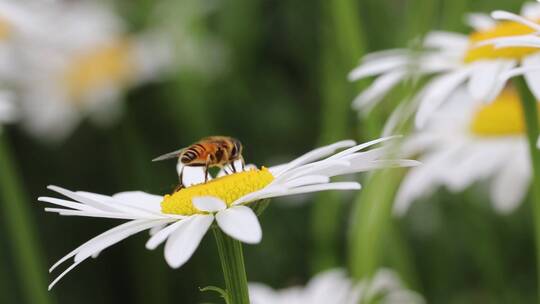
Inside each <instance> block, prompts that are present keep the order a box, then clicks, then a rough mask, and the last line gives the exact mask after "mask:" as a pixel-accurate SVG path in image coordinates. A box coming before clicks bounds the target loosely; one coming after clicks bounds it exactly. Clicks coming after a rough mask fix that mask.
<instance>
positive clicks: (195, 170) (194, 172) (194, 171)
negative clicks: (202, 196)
mask: <svg viewBox="0 0 540 304" xmlns="http://www.w3.org/2000/svg"><path fill="white" fill-rule="evenodd" d="M182 168H184V172H183V174H182V183H183V184H184V186H186V187H189V186H192V185H196V184H201V183H204V168H203V167H190V166H184V165H183V164H182V163H180V162H178V164H177V166H176V170H177V172H178V176H180V172H181V171H182ZM207 180H211V177H210V174H209V175H208V179H207Z"/></svg>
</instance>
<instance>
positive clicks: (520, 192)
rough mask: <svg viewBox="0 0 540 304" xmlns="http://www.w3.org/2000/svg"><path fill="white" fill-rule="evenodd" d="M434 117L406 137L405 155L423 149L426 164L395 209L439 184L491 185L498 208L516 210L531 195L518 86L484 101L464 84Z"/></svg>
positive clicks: (406, 183) (457, 188) (454, 187)
mask: <svg viewBox="0 0 540 304" xmlns="http://www.w3.org/2000/svg"><path fill="white" fill-rule="evenodd" d="M432 118H433V119H430V121H429V122H428V123H427V124H426V126H425V127H424V128H423V129H421V130H417V131H416V132H414V133H413V134H412V135H411V136H410V137H409V138H407V139H406V140H405V141H404V146H403V149H404V150H405V154H406V155H416V154H419V153H420V155H421V156H419V158H420V161H421V162H422V163H423V165H422V166H421V167H418V168H413V169H411V170H409V172H408V173H407V175H406V176H405V178H404V180H403V182H402V183H401V186H400V189H399V190H398V192H397V195H396V202H395V206H394V207H395V211H396V212H397V213H398V214H403V213H405V212H406V211H407V209H408V208H409V206H410V205H411V203H412V202H413V201H415V200H416V199H417V198H419V197H422V196H426V195H429V194H431V193H432V192H434V191H435V190H436V189H437V188H438V187H440V186H445V187H446V188H447V189H448V190H449V191H451V192H461V191H463V190H465V189H466V188H467V187H469V186H470V185H472V184H473V183H475V182H478V181H486V182H487V184H488V185H489V193H490V198H491V202H492V204H493V207H494V208H495V210H496V211H498V212H500V213H509V212H511V211H512V210H514V209H515V208H516V207H517V206H518V205H519V203H520V202H521V201H523V198H524V197H525V195H526V194H527V190H528V187H529V184H530V181H531V173H532V172H531V165H530V158H529V150H528V142H527V137H526V130H525V129H526V128H525V122H524V118H523V110H522V108H521V103H520V97H519V95H518V93H517V92H516V89H515V88H513V87H506V88H505V89H504V90H503V91H502V93H501V94H500V95H499V96H498V97H497V98H496V99H495V100H494V101H493V102H492V103H489V104H485V103H479V102H474V100H473V98H472V97H471V96H470V95H469V92H468V91H467V90H466V89H464V88H463V89H461V90H459V91H457V92H456V93H455V94H453V95H452V98H451V100H450V101H449V102H448V103H447V104H445V105H443V106H442V107H440V108H439V109H438V110H436V111H434V113H432Z"/></svg>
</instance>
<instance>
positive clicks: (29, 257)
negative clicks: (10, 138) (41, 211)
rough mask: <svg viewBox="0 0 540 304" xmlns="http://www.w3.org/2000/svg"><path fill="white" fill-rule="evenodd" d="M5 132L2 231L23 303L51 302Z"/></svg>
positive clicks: (0, 158) (0, 163) (0, 153)
mask: <svg viewBox="0 0 540 304" xmlns="http://www.w3.org/2000/svg"><path fill="white" fill-rule="evenodd" d="M4 135H5V133H2V134H0V199H1V204H2V214H3V216H4V224H5V225H6V232H7V233H8V235H9V241H10V242H11V247H12V249H13V254H12V256H13V258H14V259H15V267H16V269H17V271H18V279H19V282H20V284H21V287H22V290H23V291H24V293H23V294H24V296H25V297H26V301H27V303H36V304H49V303H52V300H51V297H50V295H49V294H48V293H47V283H46V282H47V280H46V279H45V275H44V274H45V273H46V270H45V267H43V264H42V260H41V258H42V256H41V248H39V245H38V238H37V237H36V235H35V232H36V230H35V227H34V223H35V221H34V220H33V219H32V218H31V214H30V213H31V212H30V210H29V208H28V207H29V202H28V200H27V199H26V198H25V195H24V192H23V190H22V187H21V185H20V184H19V176H18V174H17V169H16V167H15V165H14V160H13V158H12V156H11V151H10V150H9V147H8V144H7V142H6V139H5V138H4Z"/></svg>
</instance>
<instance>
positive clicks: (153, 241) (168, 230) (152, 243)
mask: <svg viewBox="0 0 540 304" xmlns="http://www.w3.org/2000/svg"><path fill="white" fill-rule="evenodd" d="M188 223H189V222H187V221H186V220H180V221H176V222H174V223H172V224H170V225H169V226H166V227H163V226H156V227H154V228H160V229H159V230H158V231H153V232H152V233H151V234H152V237H151V238H150V239H148V241H147V242H146V249H148V250H154V249H156V248H157V247H158V246H159V245H160V244H161V243H163V242H165V240H166V239H167V238H168V237H169V236H170V235H171V234H172V233H174V232H175V231H176V229H178V227H180V226H182V225H187V224H188Z"/></svg>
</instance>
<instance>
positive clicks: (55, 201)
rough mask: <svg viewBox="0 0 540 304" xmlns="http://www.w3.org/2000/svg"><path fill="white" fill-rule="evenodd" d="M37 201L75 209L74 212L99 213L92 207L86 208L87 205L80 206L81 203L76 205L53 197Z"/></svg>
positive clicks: (39, 198) (43, 197) (44, 197)
mask: <svg viewBox="0 0 540 304" xmlns="http://www.w3.org/2000/svg"><path fill="white" fill-rule="evenodd" d="M38 201H40V202H46V203H51V204H55V205H58V206H62V207H66V208H71V209H75V210H81V211H88V212H92V211H99V209H96V208H94V207H92V206H88V205H85V204H81V203H78V202H71V201H68V200H63V199H59V198H54V197H47V196H42V197H38ZM66 210H69V209H66Z"/></svg>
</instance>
